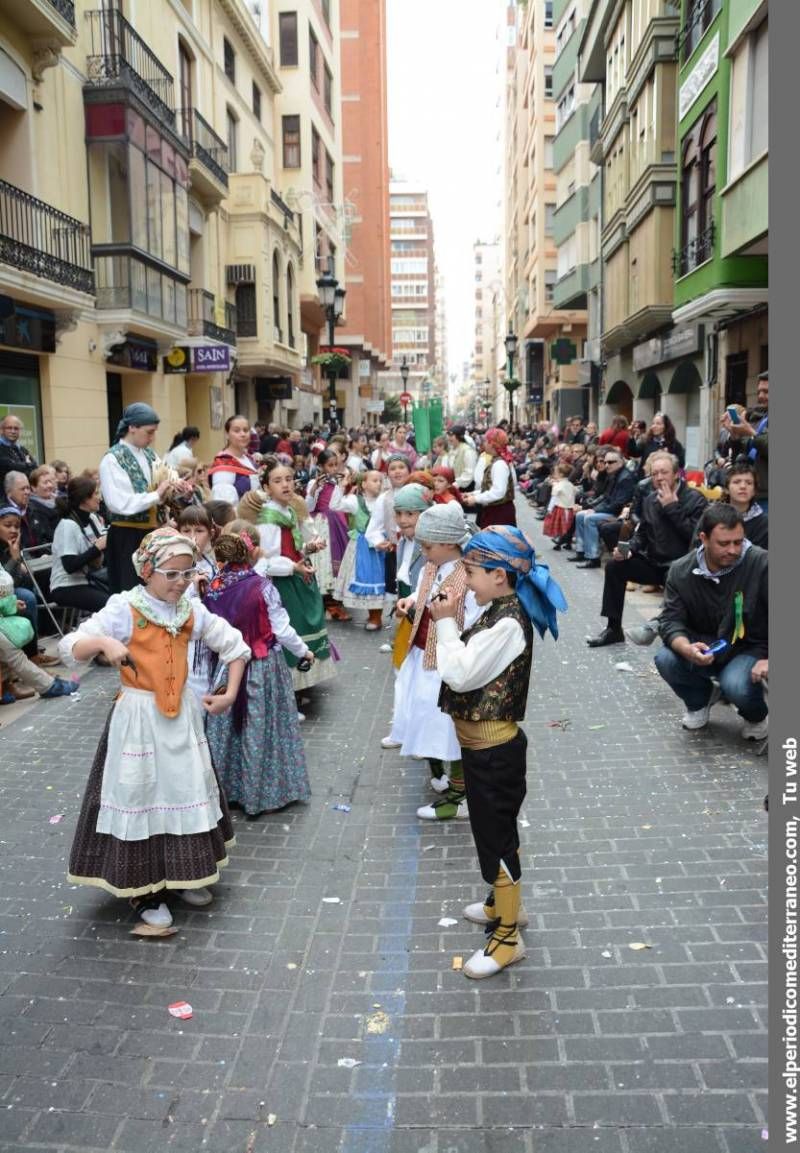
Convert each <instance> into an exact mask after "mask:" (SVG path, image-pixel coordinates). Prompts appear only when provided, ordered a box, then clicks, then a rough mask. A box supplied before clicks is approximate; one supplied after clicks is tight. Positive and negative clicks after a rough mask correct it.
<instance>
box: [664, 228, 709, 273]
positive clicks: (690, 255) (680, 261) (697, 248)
mask: <svg viewBox="0 0 800 1153" xmlns="http://www.w3.org/2000/svg"><path fill="white" fill-rule="evenodd" d="M715 237H716V228H715V227H714V221H713V220H712V221H711V222H710V223H709V224H708V226H707V227H706V228H704V229H703V231H702V232H700V233H698V234H697V236H695V238H694V240H690V241H689V243H688V244H687V245H686V246H685V247H684V248H681V249H680V250H679V251H678V250H676V251H674V252H673V253H672V273H673V276H674V277H675V279H676V280H677V279H679V278H680V277H681V276H686V275H687V273H689V272H694V270H695V268H699V267H700V265H701V264H705V262H706V261H707V260H710V259H711V257H712V256H713V255H714V240H715Z"/></svg>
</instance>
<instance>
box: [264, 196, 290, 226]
mask: <svg viewBox="0 0 800 1153" xmlns="http://www.w3.org/2000/svg"><path fill="white" fill-rule="evenodd" d="M269 193H270V196H271V197H272V203H273V204H274V205H275V207H276V208H279V209H280V211H281V212H282V213H283V215H284V217H285V218H286V220H288V221H292V222H293V221H294V213H293V212H292V210H291V208H290V207H289V205H288V204H287V203H286V201H285V200H284V199H283V197H282V196H280V195H279V193H277V192H276V191H275V189H274V188H270V190H269Z"/></svg>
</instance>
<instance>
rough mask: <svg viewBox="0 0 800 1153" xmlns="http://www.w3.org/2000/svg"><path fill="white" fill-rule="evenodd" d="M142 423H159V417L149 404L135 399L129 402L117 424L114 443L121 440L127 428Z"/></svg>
mask: <svg viewBox="0 0 800 1153" xmlns="http://www.w3.org/2000/svg"><path fill="white" fill-rule="evenodd" d="M143 424H161V417H160V416H159V415H158V413H157V412H156V410H155V409H154V408H151V407H150V405H149V404H144V403H143V402H142V401H140V400H137V401H136V403H135V404H129V405H128V407H127V408H126V409H125V411H124V412H123V414H122V420H121V421H120V422H119V424H118V425H117V432H116V435H115V437H114V443H115V444H116V442H117V441H118V440H121V439H122V437H123V436H124V435H125V433H126V432H127V431H128V429H129V428H134V427H136V428H139V427H141V426H142V425H143Z"/></svg>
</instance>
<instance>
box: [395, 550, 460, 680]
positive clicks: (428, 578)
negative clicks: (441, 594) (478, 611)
mask: <svg viewBox="0 0 800 1153" xmlns="http://www.w3.org/2000/svg"><path fill="white" fill-rule="evenodd" d="M437 572H438V565H435V564H432V563H430V562H428V563H427V564H426V565H425V569H424V571H423V575H422V583H421V584H420V586H419V594H418V595H417V609H416V612H415V613H414V623H413V625H412V626H411V632H410V634H409V637H408V648H409V651H410V650H411V649H412V648H413V647H414V641H415V639H416V636H417V633H418V631H419V629H420V626H421V625H422V622H423V619H424V620H425V621H426V627H427V630H428V631H427V635H426V638H425V656H424V657H423V660H422V667H423V668H424V669H435V668H436V622H435V621H432V620H431V619H430V613H429V612H428V597H429V596H430V591H431V589H432V588H433V582H434V580H435V579H436V573H437ZM442 589H453V590H454V591H455V594H456V596H457V598H458V609H457V610H456V621H457V623H458V627H459V628H460V629H462V628H463V627H464V597H465V596H466V595H467V573H466V569H465V568H464V565H463V563H462V561H457V562H456V566H455V568H454V569H453V571H452V572H451V573H450V575H449V576H448V577H446V578H445V580H443V581H442V584H441V586H440V591H441V590H442Z"/></svg>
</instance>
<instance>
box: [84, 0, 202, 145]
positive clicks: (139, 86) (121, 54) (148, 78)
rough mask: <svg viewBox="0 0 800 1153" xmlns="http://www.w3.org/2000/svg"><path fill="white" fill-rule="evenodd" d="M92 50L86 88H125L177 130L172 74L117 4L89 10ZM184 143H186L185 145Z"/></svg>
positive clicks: (165, 123)
mask: <svg viewBox="0 0 800 1153" xmlns="http://www.w3.org/2000/svg"><path fill="white" fill-rule="evenodd" d="M87 16H88V18H89V30H90V36H91V51H90V54H89V56H88V58H87V61H86V69H87V81H86V88H87V89H89V90H91V89H98V88H99V89H114V88H123V89H127V90H128V91H130V92H132V93H133V94H134V96H136V97H137V98H138V100H139V101H140V102H141V103H142V104H143V105H144V106H145V108H147V109H148V110H149V111H150V112H151V113H152V114H153V115H155V117H156V119H157V120H158V121H159V123H160V124H161V125H163V127H165V128H167V129H169V130H170V131H171V132H172V133H175V131H176V130H175V84H174V81H173V79H172V76H171V74H170V73H169V72H168V71H167V70H166V68H165V67H164V65H163V64H162V63H161V61H160V60H159V59H158V57H157V56H156V55H155V53H154V52H152V51H151V49H150V48H148V46H147V44H145V42H144V40H142V38H141V36H139V34H138V33H137V32H136V31H135V30H134V28H133V26H132V25H131V24H129V23H128V21H127V20H126V19H125V17H124V16H123V15H122V13H121V12H120V11H119V10H118V9H117V8H108V9H106V10H104V11H100V12H88V13H87ZM184 147H185V145H184Z"/></svg>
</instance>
